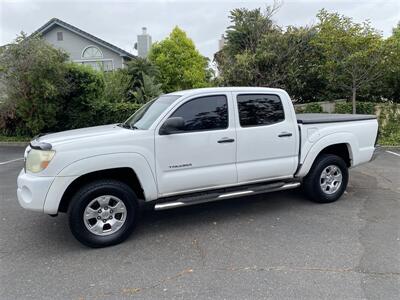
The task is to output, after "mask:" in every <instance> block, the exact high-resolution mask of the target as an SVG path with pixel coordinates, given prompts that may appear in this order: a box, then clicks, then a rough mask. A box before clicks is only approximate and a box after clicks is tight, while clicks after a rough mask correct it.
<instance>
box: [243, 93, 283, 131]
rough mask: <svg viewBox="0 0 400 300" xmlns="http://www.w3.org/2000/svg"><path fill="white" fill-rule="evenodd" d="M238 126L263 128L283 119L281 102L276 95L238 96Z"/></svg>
mask: <svg viewBox="0 0 400 300" xmlns="http://www.w3.org/2000/svg"><path fill="white" fill-rule="evenodd" d="M237 103H238V109H239V120H240V126H242V127H250V126H263V125H270V124H274V123H278V122H281V121H283V120H284V119H285V114H284V111H283V106H282V101H281V99H280V98H279V96H278V95H266V94H248V95H238V96H237Z"/></svg>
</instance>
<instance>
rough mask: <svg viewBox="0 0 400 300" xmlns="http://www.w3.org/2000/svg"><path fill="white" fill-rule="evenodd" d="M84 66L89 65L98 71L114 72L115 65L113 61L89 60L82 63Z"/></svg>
mask: <svg viewBox="0 0 400 300" xmlns="http://www.w3.org/2000/svg"><path fill="white" fill-rule="evenodd" d="M80 63H81V64H82V65H87V66H90V67H92V68H93V69H95V70H98V71H106V72H107V71H112V70H114V64H113V61H112V60H88V61H81V62H80Z"/></svg>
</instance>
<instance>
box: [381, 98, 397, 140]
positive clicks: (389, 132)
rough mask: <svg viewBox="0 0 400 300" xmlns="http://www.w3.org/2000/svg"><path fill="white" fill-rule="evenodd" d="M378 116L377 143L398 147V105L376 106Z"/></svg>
mask: <svg viewBox="0 0 400 300" xmlns="http://www.w3.org/2000/svg"><path fill="white" fill-rule="evenodd" d="M377 112H378V115H379V118H378V120H379V130H380V138H379V143H380V144H382V145H400V105H398V104H397V105H396V104H383V105H378V106H377Z"/></svg>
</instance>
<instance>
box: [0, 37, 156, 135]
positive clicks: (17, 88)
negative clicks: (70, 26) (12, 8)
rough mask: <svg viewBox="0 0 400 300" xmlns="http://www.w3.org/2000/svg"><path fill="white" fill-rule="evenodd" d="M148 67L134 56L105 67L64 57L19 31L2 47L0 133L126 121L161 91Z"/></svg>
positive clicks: (42, 42) (22, 132)
mask: <svg viewBox="0 0 400 300" xmlns="http://www.w3.org/2000/svg"><path fill="white" fill-rule="evenodd" d="M144 65H146V66H147V68H144V67H143V66H144ZM151 68H154V67H152V66H151V65H149V63H147V62H146V61H144V60H140V59H138V60H134V61H132V62H130V63H129V64H128V68H127V69H123V70H116V71H114V72H107V73H104V72H100V71H96V70H94V69H93V68H91V67H89V66H84V65H79V64H75V63H71V62H68V56H67V55H66V54H65V53H64V52H62V51H61V50H58V49H55V48H53V47H52V46H50V45H49V44H47V43H46V42H44V41H43V40H42V39H40V38H37V37H30V38H27V37H25V36H21V37H19V38H18V39H17V40H16V42H15V43H14V44H10V45H9V46H7V47H6V48H3V50H2V51H1V53H0V79H1V85H0V86H1V87H2V89H1V91H0V95H1V98H0V135H1V136H34V135H36V134H38V133H42V132H54V131H62V130H67V129H74V128H80V127H87V126H95V125H101V124H109V123H117V122H122V121H125V120H126V119H127V118H128V117H129V116H130V115H131V114H133V113H134V112H135V111H136V110H137V109H138V108H139V107H140V106H141V105H142V104H143V103H145V102H147V101H148V100H149V99H151V98H153V97H156V96H158V95H159V94H160V93H161V90H160V84H156V83H155V82H154V76H152V74H151V72H150V71H149V70H150V69H151ZM151 70H153V71H154V69H151ZM135 71H136V73H135Z"/></svg>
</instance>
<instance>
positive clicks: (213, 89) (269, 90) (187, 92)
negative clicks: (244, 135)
mask: <svg viewBox="0 0 400 300" xmlns="http://www.w3.org/2000/svg"><path fill="white" fill-rule="evenodd" d="M218 92H252V93H254V92H260V93H277V92H285V91H284V90H282V89H275V88H266V87H248V86H243V87H241V86H234V87H211V88H199V89H190V90H183V91H176V92H172V93H169V94H168V95H177V96H189V95H195V94H200V93H201V94H203V93H218ZM285 93H286V92H285Z"/></svg>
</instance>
